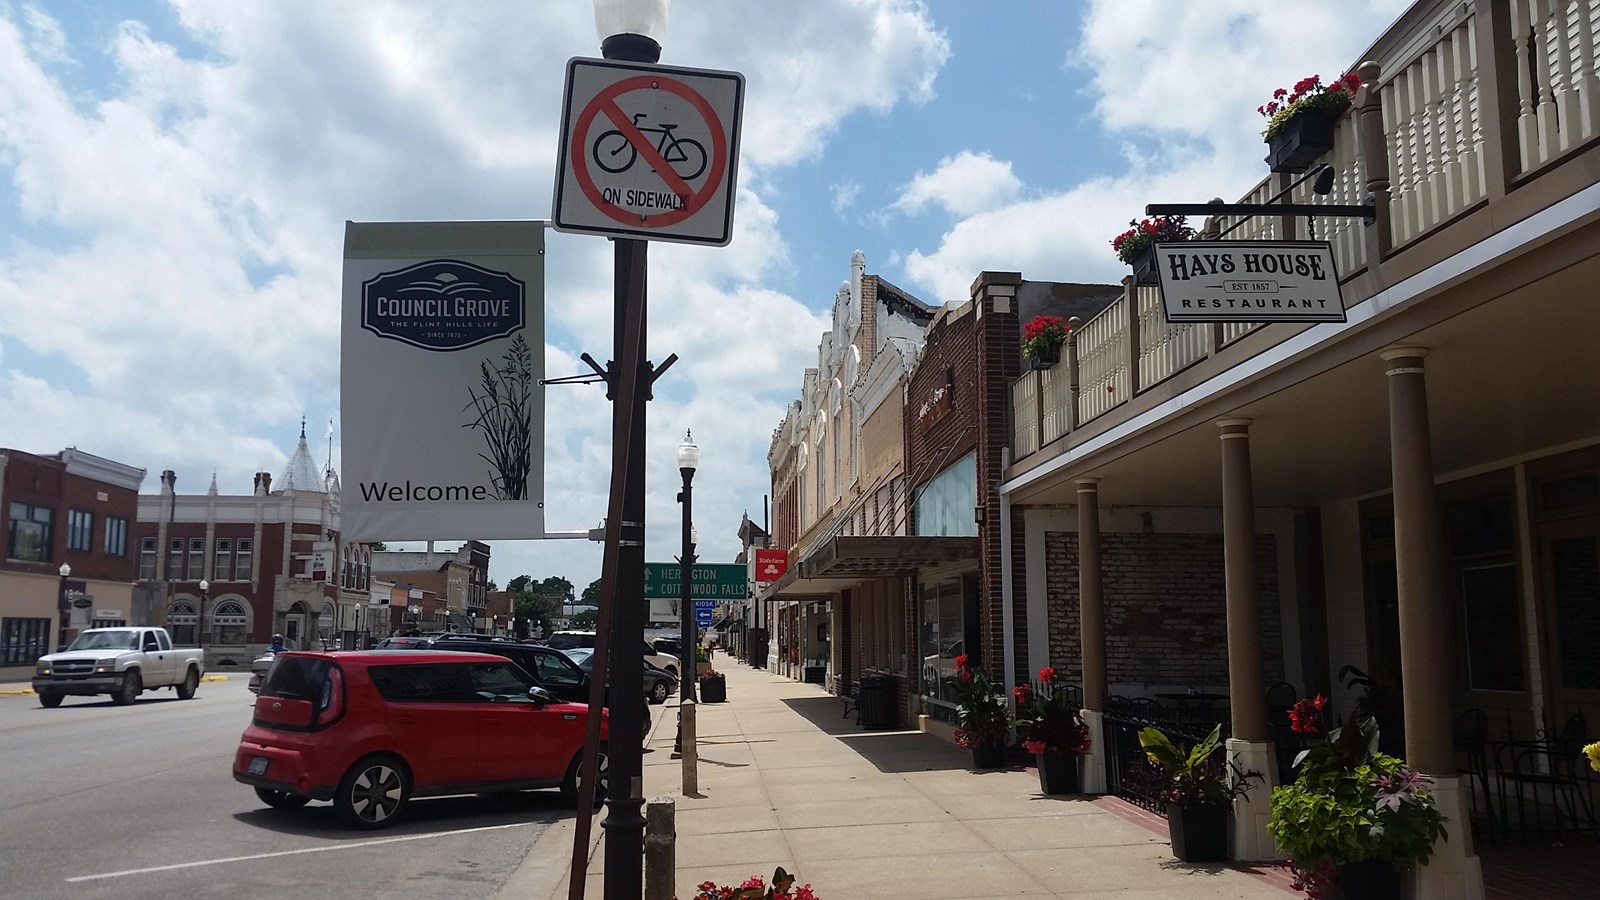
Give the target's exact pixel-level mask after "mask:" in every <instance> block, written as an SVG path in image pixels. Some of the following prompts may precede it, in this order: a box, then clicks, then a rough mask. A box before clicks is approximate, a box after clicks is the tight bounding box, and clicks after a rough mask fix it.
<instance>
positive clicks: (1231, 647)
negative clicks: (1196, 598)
mask: <svg viewBox="0 0 1600 900" xmlns="http://www.w3.org/2000/svg"><path fill="white" fill-rule="evenodd" d="M1217 427H1218V428H1220V429H1222V554H1223V569H1224V585H1225V587H1224V590H1225V591H1226V592H1227V608H1228V704H1229V708H1230V710H1231V711H1232V717H1233V718H1232V728H1233V734H1232V736H1230V737H1229V738H1228V759H1229V760H1231V761H1232V762H1234V763H1235V764H1237V765H1238V766H1239V767H1240V768H1241V769H1243V770H1244V771H1246V772H1260V773H1261V775H1262V777H1263V778H1264V779H1265V781H1263V782H1261V783H1258V784H1256V786H1255V788H1254V789H1253V790H1251V791H1250V793H1249V794H1247V795H1245V796H1244V797H1241V798H1239V799H1237V800H1235V801H1234V802H1233V834H1232V841H1231V847H1230V849H1231V851H1232V854H1231V855H1232V857H1233V858H1234V859H1276V858H1278V856H1279V855H1280V854H1279V853H1278V847H1277V844H1275V843H1274V842H1273V840H1272V836H1271V835H1269V834H1267V821H1268V819H1269V818H1270V806H1269V802H1268V798H1270V797H1271V796H1272V789H1273V787H1275V786H1276V785H1277V784H1278V757H1277V753H1276V748H1275V747H1274V746H1273V743H1272V741H1271V740H1270V737H1269V735H1268V733H1267V699H1266V683H1265V682H1266V679H1265V677H1264V676H1263V674H1262V670H1261V598H1260V596H1259V594H1258V593H1257V590H1256V509H1255V502H1256V501H1255V487H1254V484H1253V483H1252V481H1251V477H1250V420H1249V419H1218V420H1217Z"/></svg>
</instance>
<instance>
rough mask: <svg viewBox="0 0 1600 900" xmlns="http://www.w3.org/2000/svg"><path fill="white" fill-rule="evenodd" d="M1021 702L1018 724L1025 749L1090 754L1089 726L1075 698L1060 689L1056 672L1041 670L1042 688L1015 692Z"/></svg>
mask: <svg viewBox="0 0 1600 900" xmlns="http://www.w3.org/2000/svg"><path fill="white" fill-rule="evenodd" d="M1011 695H1012V696H1013V697H1016V698H1017V715H1016V718H1015V720H1014V722H1015V724H1016V726H1017V736H1018V737H1019V738H1020V739H1021V740H1022V746H1023V747H1024V748H1025V749H1026V750H1027V751H1028V752H1029V753H1032V754H1035V755H1037V754H1040V753H1088V752H1089V726H1088V725H1086V724H1084V721H1083V717H1082V716H1081V715H1079V714H1078V710H1076V709H1074V708H1073V704H1072V697H1071V695H1069V694H1068V693H1067V692H1066V691H1063V690H1058V689H1057V688H1056V670H1055V669H1054V668H1052V667H1050V666H1045V667H1044V668H1042V669H1040V670H1039V684H1038V686H1037V687H1036V686H1033V685H1029V684H1019V685H1017V686H1016V687H1014V688H1012V689H1011Z"/></svg>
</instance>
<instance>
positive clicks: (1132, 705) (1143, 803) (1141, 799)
mask: <svg viewBox="0 0 1600 900" xmlns="http://www.w3.org/2000/svg"><path fill="white" fill-rule="evenodd" d="M1226 716H1227V710H1226V709H1224V710H1221V711H1220V716H1219V714H1218V711H1215V710H1207V709H1196V710H1186V709H1173V708H1170V707H1163V706H1160V705H1158V704H1156V703H1155V702H1154V701H1152V700H1148V699H1146V698H1136V699H1133V700H1124V699H1121V698H1112V700H1111V702H1110V703H1108V704H1107V706H1106V711H1105V715H1104V717H1103V718H1102V722H1103V723H1104V727H1105V733H1104V739H1105V744H1106V746H1105V751H1106V754H1105V760H1106V789H1107V790H1108V791H1109V792H1110V793H1112V794H1114V795H1116V796H1118V797H1121V798H1122V799H1124V800H1126V801H1128V802H1129V803H1132V804H1134V805H1135V806H1139V807H1143V808H1144V809H1148V810H1150V811H1151V812H1153V813H1155V814H1156V815H1158V816H1165V815H1166V814H1167V803H1166V800H1165V799H1163V797H1162V793H1161V792H1162V787H1163V785H1164V783H1165V780H1164V778H1163V777H1162V774H1161V772H1160V771H1158V770H1157V769H1156V768H1155V767H1153V766H1151V765H1150V763H1149V761H1148V760H1147V759H1146V758H1145V755H1144V750H1143V749H1141V748H1140V746H1139V732H1140V731H1141V730H1143V729H1145V728H1150V727H1154V728H1157V729H1159V730H1160V731H1161V733H1162V734H1164V735H1166V736H1167V738H1168V739H1169V740H1171V741H1173V742H1174V743H1178V744H1185V745H1192V744H1194V743H1196V742H1198V741H1202V740H1204V739H1205V738H1206V736H1207V735H1209V734H1210V733H1211V729H1212V728H1214V727H1216V725H1217V724H1218V723H1219V721H1220V724H1221V725H1222V735H1223V737H1224V738H1226V737H1227V735H1228V723H1227V720H1226Z"/></svg>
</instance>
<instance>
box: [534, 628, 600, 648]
mask: <svg viewBox="0 0 1600 900" xmlns="http://www.w3.org/2000/svg"><path fill="white" fill-rule="evenodd" d="M594 642H595V633H594V632H592V631H557V632H555V633H554V634H552V635H550V636H549V637H548V638H546V639H545V642H544V645H545V646H546V647H554V648H555V649H557V650H575V649H577V648H579V647H589V648H593V647H594Z"/></svg>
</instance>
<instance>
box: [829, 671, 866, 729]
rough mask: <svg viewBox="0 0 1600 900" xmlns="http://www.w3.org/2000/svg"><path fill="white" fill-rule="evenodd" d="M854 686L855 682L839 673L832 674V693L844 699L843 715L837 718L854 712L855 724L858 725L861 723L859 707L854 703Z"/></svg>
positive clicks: (855, 685)
mask: <svg viewBox="0 0 1600 900" xmlns="http://www.w3.org/2000/svg"><path fill="white" fill-rule="evenodd" d="M856 687H857V684H855V683H852V682H851V681H850V680H849V679H848V678H845V677H843V676H840V675H835V676H833V686H832V688H831V690H832V691H833V693H835V694H837V695H838V696H839V699H841V700H843V701H844V715H841V716H840V717H839V718H841V719H843V718H846V717H847V716H849V715H850V714H851V713H855V714H856V724H857V725H859V724H861V709H860V706H859V705H858V704H857V703H856Z"/></svg>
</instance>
